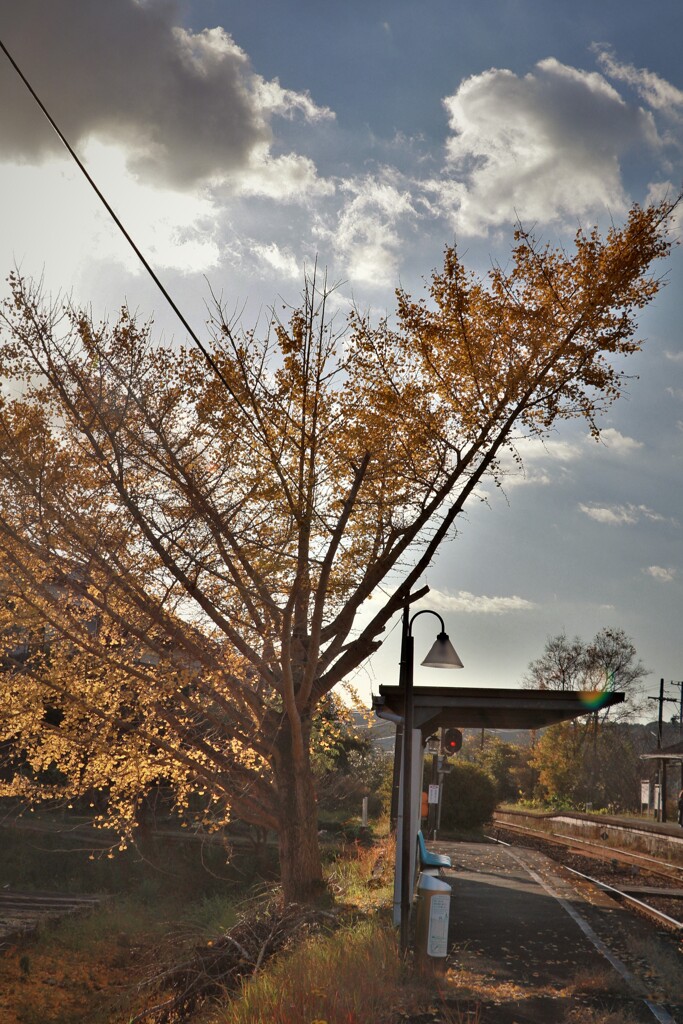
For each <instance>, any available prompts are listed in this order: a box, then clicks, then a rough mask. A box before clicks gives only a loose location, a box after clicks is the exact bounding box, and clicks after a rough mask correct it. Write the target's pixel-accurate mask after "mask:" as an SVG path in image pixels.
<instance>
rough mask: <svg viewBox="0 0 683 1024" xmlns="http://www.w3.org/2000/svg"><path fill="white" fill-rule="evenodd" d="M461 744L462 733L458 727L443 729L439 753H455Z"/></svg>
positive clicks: (447, 754)
mask: <svg viewBox="0 0 683 1024" xmlns="http://www.w3.org/2000/svg"><path fill="white" fill-rule="evenodd" d="M461 746H462V733H461V732H460V730H459V729H444V731H443V733H442V735H441V753H442V754H445V755H446V757H448V756H449V755H450V754H457V753H458V751H459V750H460V748H461Z"/></svg>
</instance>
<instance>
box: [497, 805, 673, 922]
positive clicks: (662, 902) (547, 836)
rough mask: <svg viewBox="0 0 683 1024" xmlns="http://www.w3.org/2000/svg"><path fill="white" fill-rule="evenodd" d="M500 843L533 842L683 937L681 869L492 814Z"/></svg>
mask: <svg viewBox="0 0 683 1024" xmlns="http://www.w3.org/2000/svg"><path fill="white" fill-rule="evenodd" d="M493 823H494V825H495V835H494V836H492V837H491V838H493V839H495V840H496V841H499V842H500V841H504V842H510V843H513V844H516V845H523V846H531V847H532V848H535V849H538V850H541V851H542V852H544V853H546V855H547V856H549V857H550V858H551V859H553V860H555V861H557V862H559V863H562V864H563V865H564V866H565V867H566V868H567V869H568V870H569V871H570V872H572V873H573V874H575V875H577V876H578V877H580V878H582V879H583V880H584V881H586V882H588V883H589V884H593V885H596V886H598V887H599V888H600V889H601V890H602V891H603V892H606V893H607V894H608V895H609V896H610V897H612V898H613V899H615V900H617V901H619V902H620V903H623V904H625V905H626V906H628V907H629V908H630V909H632V910H633V911H635V912H636V913H639V914H640V915H641V916H645V917H648V918H649V919H650V920H652V921H653V922H654V923H655V924H656V925H657V926H658V927H661V928H665V929H666V930H668V931H670V932H673V933H675V934H676V935H678V936H679V937H680V938H681V939H683V868H681V867H678V866H677V865H675V864H671V863H669V862H666V861H662V860H659V859H657V858H655V857H651V856H648V855H646V854H641V853H636V852H634V851H632V850H619V849H616V848H615V847H613V846H606V845H604V844H603V845H601V844H600V843H597V842H595V841H591V840H585V839H580V838H578V837H576V836H568V835H561V834H556V833H552V834H551V833H548V832H546V831H544V830H541V829H533V828H529V827H528V826H525V825H517V824H512V823H510V822H509V821H497V820H496V819H495V818H494V822H493Z"/></svg>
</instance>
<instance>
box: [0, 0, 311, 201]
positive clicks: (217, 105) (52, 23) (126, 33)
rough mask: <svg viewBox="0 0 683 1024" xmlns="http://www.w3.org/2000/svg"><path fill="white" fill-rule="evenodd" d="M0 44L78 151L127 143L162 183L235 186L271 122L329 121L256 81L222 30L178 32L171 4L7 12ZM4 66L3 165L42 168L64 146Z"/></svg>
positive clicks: (72, 1)
mask: <svg viewBox="0 0 683 1024" xmlns="http://www.w3.org/2000/svg"><path fill="white" fill-rule="evenodd" d="M0 33H1V36H2V39H3V41H4V43H5V45H6V46H7V48H8V49H9V51H10V52H11V53H12V55H13V56H14V58H15V60H16V61H17V62H18V64H19V65H20V66H21V68H22V70H23V71H24V74H26V76H27V77H28V78H29V80H30V81H31V82H32V84H33V86H34V88H35V89H36V91H37V92H38V94H39V95H40V96H41V98H42V99H43V101H44V102H45V103H46V105H47V106H48V108H49V109H50V111H51V113H52V114H53V116H54V117H55V119H56V121H57V122H58V123H59V124H60V126H61V127H62V129H63V130H64V132H65V133H66V135H67V137H68V138H69V141H70V142H71V143H72V144H73V145H76V146H77V145H79V144H82V143H83V142H84V141H85V140H86V139H87V138H88V137H89V136H97V137H99V138H100V139H104V140H109V141H115V142H116V143H118V144H122V145H124V146H125V148H126V150H127V153H128V162H129V166H130V167H131V169H132V170H134V171H135V172H137V173H138V174H140V175H141V176H143V177H145V178H148V179H153V180H156V181H158V182H165V183H168V184H171V185H175V186H180V187H184V186H189V185H192V184H194V183H196V182H198V181H201V180H202V179H207V178H211V177H214V176H221V177H222V176H225V175H229V174H230V173H231V172H233V171H235V170H239V169H240V168H242V167H244V166H246V165H247V164H248V162H249V158H250V155H251V154H252V153H253V152H254V150H256V149H258V148H260V147H261V148H262V147H263V146H267V145H268V143H269V141H270V138H271V132H270V127H269V117H270V116H271V115H272V114H281V115H283V114H284V115H287V114H291V112H292V111H293V110H295V109H298V110H299V111H301V112H302V113H303V114H304V116H306V117H308V118H315V117H316V116H321V115H324V114H325V113H327V112H323V111H320V110H319V109H318V108H317V107H315V105H314V104H313V103H312V101H311V100H310V98H309V97H307V96H301V95H298V94H295V93H291V92H288V91H287V90H283V89H281V87H280V86H279V84H278V83H277V82H269V83H268V82H264V80H263V79H262V78H260V77H259V76H258V75H256V74H254V72H253V71H252V69H251V67H250V64H249V60H248V57H247V55H246V54H245V53H244V52H243V51H242V50H241V49H240V48H239V47H238V46H237V44H236V43H235V42H234V40H233V39H232V38H231V37H230V35H228V33H227V32H225V31H224V30H223V29H220V28H216V29H208V30H205V31H203V32H200V33H197V34H193V33H191V32H188V31H186V30H184V29H182V28H180V27H178V24H177V8H176V5H175V4H172V3H170V2H168V0H148V2H136V0H48V2H46V0H21V2H18V3H11V4H10V3H4V4H3V6H2V10H0ZM0 56H2V60H1V63H0V157H1V158H2V159H3V160H5V161H13V162H17V161H27V162H37V161H40V160H41V159H44V158H45V157H47V156H49V155H51V154H53V153H54V152H56V151H57V150H58V149H59V146H60V144H59V142H58V140H57V139H56V136H55V135H54V133H53V132H52V130H51V129H50V127H49V126H48V125H47V123H46V121H45V120H44V119H43V118H42V116H41V115H40V114H39V112H38V111H37V109H36V108H35V106H34V105H32V101H31V100H30V99H29V97H28V93H27V92H26V90H25V88H24V86H23V85H22V84H21V82H20V81H19V79H18V77H17V76H16V73H15V72H14V71H13V70H12V69H11V67H10V66H9V63H8V62H7V60H6V58H5V57H4V55H0Z"/></svg>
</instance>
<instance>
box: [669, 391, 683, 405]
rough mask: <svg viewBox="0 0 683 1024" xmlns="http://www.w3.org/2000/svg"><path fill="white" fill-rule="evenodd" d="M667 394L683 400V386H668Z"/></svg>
mask: <svg viewBox="0 0 683 1024" xmlns="http://www.w3.org/2000/svg"><path fill="white" fill-rule="evenodd" d="M665 390H666V393H667V395H670V396H671V397H672V398H677V399H678V400H679V402H683V388H666V389H665Z"/></svg>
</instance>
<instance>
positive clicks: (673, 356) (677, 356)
mask: <svg viewBox="0 0 683 1024" xmlns="http://www.w3.org/2000/svg"><path fill="white" fill-rule="evenodd" d="M664 358H665V359H668V360H669V361H670V362H672V363H683V352H665V353H664Z"/></svg>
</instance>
